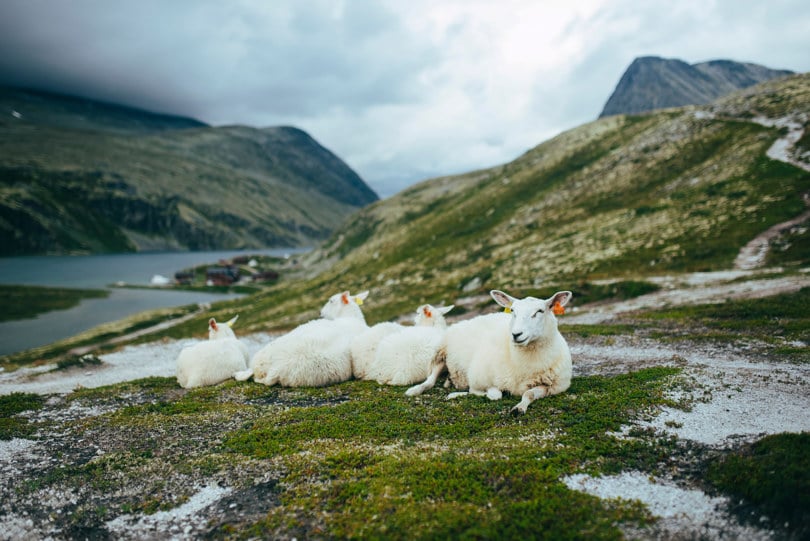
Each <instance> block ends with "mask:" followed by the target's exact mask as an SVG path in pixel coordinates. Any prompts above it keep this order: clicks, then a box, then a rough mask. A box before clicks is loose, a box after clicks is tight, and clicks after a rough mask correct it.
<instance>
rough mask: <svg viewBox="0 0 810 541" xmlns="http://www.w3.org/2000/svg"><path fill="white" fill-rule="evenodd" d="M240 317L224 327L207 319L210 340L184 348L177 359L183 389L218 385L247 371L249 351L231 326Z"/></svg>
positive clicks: (178, 378) (213, 320) (178, 373)
mask: <svg viewBox="0 0 810 541" xmlns="http://www.w3.org/2000/svg"><path fill="white" fill-rule="evenodd" d="M238 317H239V316H236V317H234V318H233V319H231V320H230V321H228V322H227V323H225V324H224V325H222V324H219V323H217V321H216V320H215V319H214V318H211V319H209V320H208V340H207V341H205V342H199V343H197V344H194V345H193V346H188V347H185V348H183V350H182V351H181V352H180V355H178V356H177V383H179V384H180V386H181V387H183V388H184V389H190V388H192V387H203V386H206V385H216V384H217V383H221V382H223V381H225V380H227V379H230V378H232V377H233V376H234V374H235V373H236V372H239V371H240V370H244V369H246V368H247V362H248V358H249V357H250V356H249V354H248V349H247V346H245V344H243V343H242V342H240V341H239V340H238V339H237V338H236V335H235V334H234V332H233V329H231V327H232V326H233V324H234V323H235V322H236V319H237V318H238Z"/></svg>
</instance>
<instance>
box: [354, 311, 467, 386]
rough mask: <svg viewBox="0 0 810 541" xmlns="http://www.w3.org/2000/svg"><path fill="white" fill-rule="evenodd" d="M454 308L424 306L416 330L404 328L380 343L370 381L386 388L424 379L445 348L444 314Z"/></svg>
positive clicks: (418, 313) (369, 377)
mask: <svg viewBox="0 0 810 541" xmlns="http://www.w3.org/2000/svg"><path fill="white" fill-rule="evenodd" d="M452 309H453V305H450V306H447V307H433V306H431V305H429V304H423V305H422V306H420V307H419V308H418V309H417V310H416V316H415V317H414V326H413V327H402V328H401V329H400V330H399V331H398V332H395V333H392V334H389V335H388V336H386V337H384V338H383V339H382V340H381V341H380V344H379V346H378V347H377V352H376V355H375V356H374V362H373V363H372V365H371V367H370V368H369V370H368V379H374V380H376V381H377V383H382V384H386V385H412V384H414V383H416V382H418V381H422V380H424V379H425V378H426V377H427V375H428V372H429V371H430V366H431V362H432V361H433V358H434V357H435V356H436V353H437V352H438V351H439V348H440V347H441V345H442V339H443V337H444V332H445V329H446V328H447V323H446V321H445V319H444V315H445V314H446V313H448V312H449V311H450V310H452Z"/></svg>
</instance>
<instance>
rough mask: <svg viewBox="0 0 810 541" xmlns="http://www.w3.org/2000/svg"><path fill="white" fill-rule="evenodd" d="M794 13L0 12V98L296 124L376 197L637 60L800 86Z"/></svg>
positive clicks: (761, 6) (604, 5)
mask: <svg viewBox="0 0 810 541" xmlns="http://www.w3.org/2000/svg"><path fill="white" fill-rule="evenodd" d="M808 29H810V3H808V2H807V0H784V1H783V0H773V1H769V2H763V1H761V0H756V1H743V0H679V1H677V2H673V1H671V0H667V1H659V0H645V1H639V0H581V1H580V0H565V1H556V0H547V1H540V0H498V1H489V0H448V1H443V0H240V1H236V0H229V1H222V0H161V1H157V0H0V51H2V54H0V84H15V85H24V86H34V87H38V88H44V89H48V90H54V91H60V92H64V93H69V94H76V95H82V96H87V97H91V98H98V99H103V100H106V101H112V102H117V103H123V104H127V105H132V106H136V107H142V108H146V109H149V110H154V111H159V112H170V113H175V114H181V115H187V116H192V117H195V118H197V119H199V120H202V121H204V122H207V123H209V124H212V125H225V124H246V125H250V126H256V127H264V126H277V125H293V126H297V127H299V128H302V129H304V130H306V131H307V132H309V133H310V135H312V136H313V137H315V139H317V140H318V141H319V142H320V143H321V144H323V145H324V146H326V147H327V148H329V149H330V150H332V151H333V152H335V153H336V154H338V155H339V156H340V157H341V158H342V159H343V160H345V161H346V162H347V163H348V164H349V165H350V166H351V167H352V168H354V169H355V170H356V171H357V172H358V173H359V174H360V175H361V176H362V177H363V178H364V179H365V180H366V181H367V182H368V183H369V185H371V187H372V188H373V189H374V190H375V191H376V192H377V193H378V194H380V195H381V196H383V197H386V196H389V195H392V194H394V193H396V192H398V191H399V190H401V189H402V188H404V187H406V186H408V185H410V184H412V183H414V182H416V181H420V180H424V179H426V178H431V177H435V176H441V175H447V174H454V173H461V172H466V171H470V170H473V169H477V168H480V167H487V166H492V165H496V164H500V163H504V162H507V161H510V160H512V159H513V158H515V157H517V156H518V155H520V154H522V153H523V152H524V151H526V150H527V149H529V148H531V147H533V146H535V145H537V144H539V143H541V142H543V141H545V140H547V139H549V138H550V137H553V136H554V135H556V134H558V133H560V132H562V131H564V130H567V129H569V128H573V127H575V126H578V125H580V124H582V123H585V122H588V121H590V120H593V119H595V118H596V117H597V116H598V115H599V113H600V111H601V110H602V106H603V105H604V104H605V101H607V99H608V97H609V96H610V94H611V92H612V91H613V89H614V87H615V86H616V83H617V82H618V81H619V78H620V77H621V75H622V73H623V72H624V70H625V69H626V68H627V66H628V65H629V64H630V62H632V60H633V59H634V58H636V57H638V56H645V55H656V56H663V57H667V58H679V59H682V60H685V61H687V62H689V63H695V62H702V61H705V60H712V59H719V58H724V59H731V60H737V61H745V62H754V63H758V64H763V65H765V66H768V67H771V68H782V69H790V70H793V71H797V72H805V71H810V31H808Z"/></svg>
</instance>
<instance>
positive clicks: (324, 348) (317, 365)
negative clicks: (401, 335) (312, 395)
mask: <svg viewBox="0 0 810 541" xmlns="http://www.w3.org/2000/svg"><path fill="white" fill-rule="evenodd" d="M367 296H368V291H364V292H362V293H360V294H358V295H355V296H352V295H351V294H349V292H348V291H344V292H343V293H338V294H336V295H333V296H332V297H331V298H330V299H329V301H328V302H327V303H326V304H325V305H324V307H323V309H322V310H321V318H320V319H316V320H313V321H310V322H308V323H304V324H303V325H300V326H298V327H296V328H295V329H293V330H292V331H290V332H289V333H287V334H285V335H283V336H280V337H279V338H276V339H275V340H273V341H272V342H270V343H269V344H267V345H266V346H265V347H264V348H262V349H261V350H259V351H258V352H257V353H256V354H255V355H254V356H253V359H252V361H251V366H252V369H251V370H248V371H245V372H243V373H240V374H237V375H236V378H237V379H240V380H241V379H247V378H249V377H250V375H253V380H254V381H256V382H257V383H263V384H265V385H275V384H277V383H278V384H279V385H282V386H284V387H299V386H301V387H322V386H324V385H330V384H333V383H339V382H341V381H346V380H348V379H349V378H351V377H352V361H351V342H352V338H353V337H355V336H356V335H358V334H359V333H361V332H362V331H363V330H365V329H367V328H368V326H367V325H366V320H365V317H363V311H362V310H361V309H360V305H361V304H362V303H363V301H364V300H365V298H366V297H367ZM245 376H246V377H245Z"/></svg>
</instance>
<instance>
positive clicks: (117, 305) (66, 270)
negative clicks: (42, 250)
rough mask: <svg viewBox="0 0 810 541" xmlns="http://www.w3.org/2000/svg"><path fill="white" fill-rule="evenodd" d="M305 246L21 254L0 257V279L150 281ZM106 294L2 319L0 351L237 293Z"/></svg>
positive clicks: (94, 284) (62, 283) (79, 283)
mask: <svg viewBox="0 0 810 541" xmlns="http://www.w3.org/2000/svg"><path fill="white" fill-rule="evenodd" d="M305 251H307V250H306V249H300V248H290V249H267V250H247V251H238V250H231V251H215V252H171V253H164V252H160V253H136V254H109V255H87V256H22V257H2V258H0V284H22V285H41V286H52V287H72V288H92V289H107V288H108V286H110V285H112V284H115V283H118V282H125V283H127V284H133V285H148V284H149V283H150V281H151V279H152V277H153V276H154V275H156V274H159V275H161V276H166V277H169V278H171V277H173V276H174V273H175V272H177V271H179V270H183V269H186V268H190V267H195V266H199V265H205V264H208V263H214V264H215V263H216V262H217V261H219V260H220V259H231V258H233V257H235V256H238V255H271V256H276V257H284V256H286V255H296V254H300V253H303V252H305ZM109 291H110V295H109V297H107V298H106V299H87V300H84V301H82V302H81V303H80V304H79V305H78V306H76V307H74V308H71V309H69V310H58V311H54V312H48V313H46V314H41V315H40V316H38V317H37V318H34V319H23V320H18V321H8V322H4V323H0V355H8V354H10V353H15V352H18V351H22V350H25V349H29V348H33V347H37V346H42V345H46V344H50V343H52V342H55V341H57V340H61V339H63V338H68V337H70V336H74V335H76V334H78V333H80V332H83V331H85V330H87V329H90V328H92V327H95V326H96V325H99V324H101V323H107V322H109V321H116V320H119V319H122V318H124V317H127V316H130V315H132V314H136V313H138V312H143V311H145V310H153V309H156V308H166V307H172V306H183V305H186V304H195V303H200V302H216V301H220V300H226V299H233V298H236V297H239V296H240V295H239V294H215V293H204V292H196V291H171V290H150V289H120V288H111V289H109Z"/></svg>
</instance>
